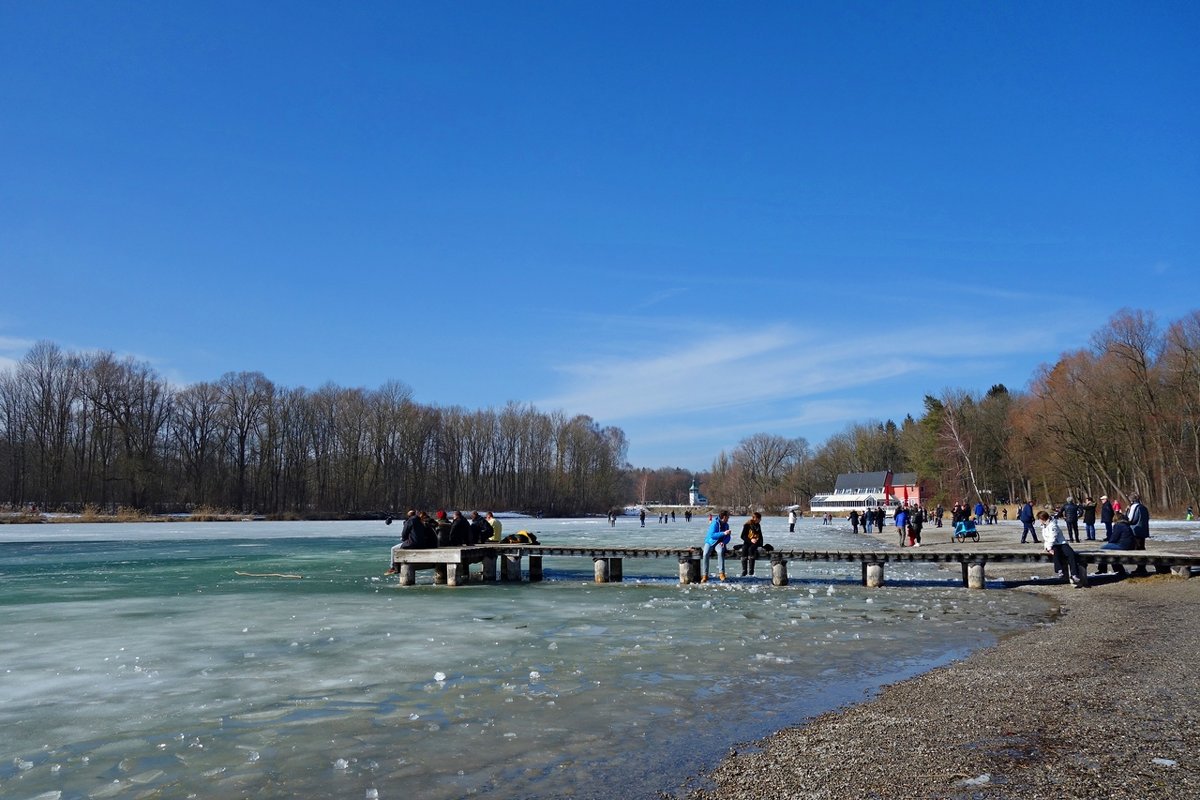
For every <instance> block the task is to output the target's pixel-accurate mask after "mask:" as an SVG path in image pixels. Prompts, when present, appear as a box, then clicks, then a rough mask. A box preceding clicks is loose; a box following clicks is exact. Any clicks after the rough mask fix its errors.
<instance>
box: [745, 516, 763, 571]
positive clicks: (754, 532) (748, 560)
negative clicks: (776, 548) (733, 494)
mask: <svg viewBox="0 0 1200 800" xmlns="http://www.w3.org/2000/svg"><path fill="white" fill-rule="evenodd" d="M762 545H763V533H762V514H760V513H758V512H757V511H755V512H754V513H753V514H751V515H750V519H748V520H746V522H745V523H744V524H743V525H742V577H743V578H744V577H746V576H747V575H753V574H754V560H755V558H756V557H757V556H758V548H760V547H762Z"/></svg>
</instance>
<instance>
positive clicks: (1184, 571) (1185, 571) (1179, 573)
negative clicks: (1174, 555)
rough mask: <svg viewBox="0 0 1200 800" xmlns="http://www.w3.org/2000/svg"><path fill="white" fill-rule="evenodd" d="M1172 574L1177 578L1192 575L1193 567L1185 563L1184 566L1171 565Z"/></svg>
mask: <svg viewBox="0 0 1200 800" xmlns="http://www.w3.org/2000/svg"><path fill="white" fill-rule="evenodd" d="M1171 574H1172V575H1174V576H1175V577H1176V578H1190V577H1192V568H1191V567H1189V566H1188V565H1186V564H1184V565H1183V566H1182V567H1171Z"/></svg>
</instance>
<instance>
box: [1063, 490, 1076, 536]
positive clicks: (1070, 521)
mask: <svg viewBox="0 0 1200 800" xmlns="http://www.w3.org/2000/svg"><path fill="white" fill-rule="evenodd" d="M1062 518H1063V522H1065V523H1067V541H1069V542H1078V541H1079V506H1077V505H1075V498H1074V497H1068V498H1067V502H1065V503H1063V507H1062Z"/></svg>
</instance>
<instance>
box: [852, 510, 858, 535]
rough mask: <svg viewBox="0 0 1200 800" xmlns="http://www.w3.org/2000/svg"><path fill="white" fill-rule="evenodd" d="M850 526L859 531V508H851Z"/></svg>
mask: <svg viewBox="0 0 1200 800" xmlns="http://www.w3.org/2000/svg"><path fill="white" fill-rule="evenodd" d="M850 527H851V528H853V529H854V532H855V533H858V510H857V509H851V510H850Z"/></svg>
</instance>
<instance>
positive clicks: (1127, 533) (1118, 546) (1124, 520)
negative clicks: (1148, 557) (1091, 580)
mask: <svg viewBox="0 0 1200 800" xmlns="http://www.w3.org/2000/svg"><path fill="white" fill-rule="evenodd" d="M1134 542H1135V537H1134V535H1133V527H1132V526H1130V524H1129V518H1128V517H1126V516H1125V515H1124V514H1116V515H1115V521H1114V522H1113V524H1112V532H1111V533H1109V535H1108V541H1106V542H1105V543H1104V544H1103V545H1101V547H1100V549H1101V550H1133V549H1134ZM1143 569H1144V568H1143ZM1103 572H1108V565H1107V564H1101V565H1100V566H1099V567H1097V568H1096V574H1097V575H1099V574H1100V573H1103ZM1113 573H1114V574H1116V575H1126V574H1127V573H1126V572H1125V565H1124V564H1113Z"/></svg>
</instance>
